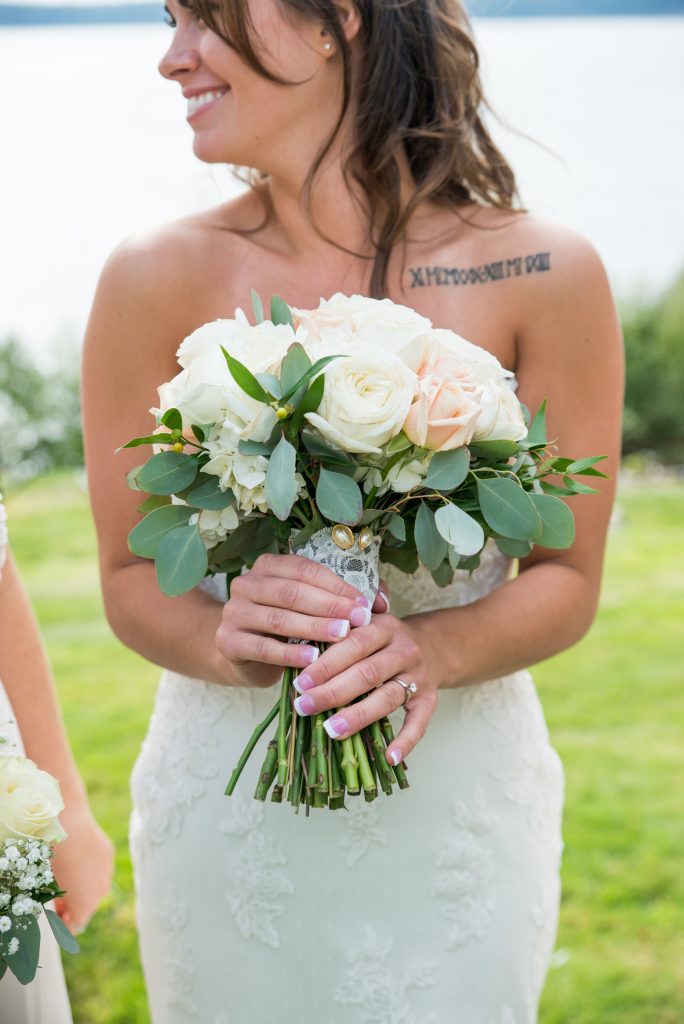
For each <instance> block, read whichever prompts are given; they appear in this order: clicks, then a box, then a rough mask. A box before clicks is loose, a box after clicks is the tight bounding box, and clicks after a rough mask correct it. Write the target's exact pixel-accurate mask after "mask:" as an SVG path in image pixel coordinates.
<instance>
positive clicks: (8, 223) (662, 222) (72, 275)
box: [0, 18, 684, 351]
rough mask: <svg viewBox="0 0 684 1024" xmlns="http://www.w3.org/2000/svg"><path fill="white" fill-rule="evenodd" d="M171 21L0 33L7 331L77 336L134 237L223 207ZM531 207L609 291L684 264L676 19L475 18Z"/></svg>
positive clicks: (683, 29) (680, 31)
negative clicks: (557, 227)
mask: <svg viewBox="0 0 684 1024" xmlns="http://www.w3.org/2000/svg"><path fill="white" fill-rule="evenodd" d="M168 33H169V30H168V29H167V28H165V27H164V26H156V25H144V26H116V27H109V26H105V27H101V26H98V27H86V26H77V27H63V28H37V29H2V30H0V51H1V52H2V55H3V57H2V61H1V62H0V94H1V95H2V96H3V97H4V98H5V101H4V104H3V107H4V111H3V114H4V125H5V127H4V139H5V145H4V146H3V154H2V159H1V160H0V233H1V238H2V244H0V336H2V335H3V334H5V333H7V332H8V331H9V330H13V331H15V332H17V333H18V334H19V335H20V336H21V337H22V338H24V339H25V340H26V341H27V342H29V343H30V344H31V346H32V347H33V348H34V349H35V350H36V351H37V350H38V349H44V348H45V347H46V346H47V345H49V344H50V343H52V342H54V341H55V340H56V339H57V338H58V337H59V336H60V335H62V336H63V335H64V334H65V333H73V334H76V335H77V336H78V335H80V333H81V332H82V329H83V326H84V323H85V320H86V317H87V312H88V308H89V305H90V301H91V298H92V293H93V289H94V287H95V283H96V280H97V276H98V273H99V270H100V267H101V266H102V263H103V261H104V260H105V258H106V256H107V254H108V253H109V251H110V250H111V249H112V248H113V246H114V245H115V244H116V243H117V241H118V240H119V239H121V238H123V237H125V236H126V235H128V234H130V233H132V232H134V231H139V230H141V229H145V228H148V227H150V226H152V225H155V224H158V223H160V222H164V221H165V220H169V219H172V218H174V217H177V216H179V215H182V214H184V213H187V212H189V211H192V210H195V209H198V208H201V207H202V206H204V205H208V204H211V203H214V202H216V201H219V200H220V199H222V198H225V197H227V196H229V195H231V194H232V193H233V192H234V191H235V190H236V188H238V186H237V185H236V184H235V183H234V182H233V180H232V179H231V177H230V174H229V173H228V172H227V171H224V170H223V169H217V168H208V167H207V166H206V165H203V164H201V163H199V162H198V161H197V160H195V158H194V157H193V155H192V152H191V143H190V134H191V133H190V129H189V127H188V126H187V124H186V123H185V111H184V104H183V102H182V100H181V97H180V92H179V90H178V89H177V88H174V87H172V86H170V85H169V83H167V82H164V81H163V80H162V79H161V78H160V77H159V76H158V74H157V72H156V63H157V60H158V59H159V57H160V55H161V53H162V52H163V50H164V47H165V45H166V41H167V39H168ZM476 34H477V36H478V39H479V43H480V47H481V51H482V55H483V62H484V69H485V79H486V82H487V84H488V91H489V96H490V99H491V102H492V104H493V106H494V107H495V109H496V110H497V113H498V114H499V115H500V117H501V118H502V120H503V121H504V122H506V123H507V124H508V125H510V126H512V127H514V128H515V129H516V130H517V131H519V132H522V133H525V134H526V135H528V136H531V137H532V138H533V139H534V140H536V143H543V145H544V146H546V147H548V149H550V150H552V151H553V152H552V153H550V152H548V151H547V150H546V149H543V148H541V147H540V146H539V145H537V144H536V143H533V142H530V141H527V140H525V139H523V138H520V137H519V136H517V135H515V134H511V133H510V132H509V131H507V130H505V129H504V128H503V127H499V128H497V134H498V136H499V141H500V143H501V144H502V145H503V146H504V148H505V150H506V152H507V154H508V155H509V156H510V158H511V160H512V162H513V165H514V167H515V169H516V171H517V173H518V176H519V180H520V183H521V186H522V192H523V198H524V200H525V202H526V205H527V206H528V207H529V208H531V209H533V210H535V211H537V212H539V213H541V214H543V215H545V216H549V217H553V218H555V219H557V220H559V221H562V222H564V223H567V224H569V225H571V226H573V227H575V228H576V229H578V230H579V231H581V232H582V233H584V234H585V235H586V236H587V237H589V238H590V239H591V241H592V242H593V243H594V244H595V245H596V247H597V248H598V250H599V252H600V253H601V255H602V256H603V258H604V260H605V262H606V265H607V267H608V271H609V274H610V277H611V280H612V282H613V286H614V289H615V291H616V292H617V293H618V295H621V296H626V295H632V294H633V293H634V292H635V291H640V292H644V293H645V292H650V293H652V292H655V291H657V290H659V289H661V288H663V287H665V286H666V285H667V284H668V283H669V282H670V281H671V280H672V278H673V277H674V276H675V275H676V274H677V273H678V272H679V271H680V270H681V269H683V268H684V175H683V173H682V167H683V166H684V133H683V132H682V131H681V109H682V105H683V102H684V61H682V53H684V18H634V19H586V20H585V19H567V20H566V19H521V20H515V19H501V20H490V19H487V20H481V21H478V22H476Z"/></svg>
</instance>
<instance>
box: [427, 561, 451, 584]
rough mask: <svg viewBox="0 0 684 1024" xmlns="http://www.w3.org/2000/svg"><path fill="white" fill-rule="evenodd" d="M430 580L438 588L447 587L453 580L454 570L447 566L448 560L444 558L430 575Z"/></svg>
mask: <svg viewBox="0 0 684 1024" xmlns="http://www.w3.org/2000/svg"><path fill="white" fill-rule="evenodd" d="M432 578H433V580H434V581H435V583H436V584H437V586H438V587H448V586H449V584H450V583H451V581H452V580H453V578H454V570H453V569H452V567H451V565H450V564H449V559H448V558H445V559H444V561H443V562H442V564H441V565H440V566H439V568H438V569H435V570H434V572H433V573H432Z"/></svg>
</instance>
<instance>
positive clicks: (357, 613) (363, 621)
mask: <svg viewBox="0 0 684 1024" xmlns="http://www.w3.org/2000/svg"><path fill="white" fill-rule="evenodd" d="M370 620H371V610H370V608H354V610H353V611H352V613H351V615H350V616H349V621H350V622H351V624H352V626H367V625H368V623H369V622H370Z"/></svg>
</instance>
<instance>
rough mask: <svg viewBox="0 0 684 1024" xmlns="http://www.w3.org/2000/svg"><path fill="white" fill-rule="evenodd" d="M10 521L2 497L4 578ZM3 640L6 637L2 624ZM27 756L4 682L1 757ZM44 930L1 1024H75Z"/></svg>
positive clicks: (8, 982)
mask: <svg viewBox="0 0 684 1024" xmlns="http://www.w3.org/2000/svg"><path fill="white" fill-rule="evenodd" d="M6 524H7V517H6V515H5V506H4V505H3V503H2V498H1V497H0V576H2V567H3V564H4V562H5V554H6V549H7V525H6ZM0 639H1V640H2V642H3V643H8V642H9V641H8V638H7V637H6V636H3V630H2V623H1V622H0ZM7 755H15V756H22V757H23V756H24V745H23V743H22V740H21V734H20V732H19V726H18V725H17V722H16V719H15V717H14V711H13V709H12V705H11V704H10V699H9V697H8V696H7V692H6V690H5V688H4V686H3V685H2V681H0V756H7ZM50 905H51V904H50ZM38 924H39V926H40V961H39V965H38V971H37V973H36V977H35V979H34V980H33V981H32V982H31V984H30V985H21V984H20V983H19V982H18V981H17V979H16V978H15V977H14V975H13V974H12V973H11V972H10V971H9V970H8V971H7V972H6V973H5V976H4V977H3V978H2V980H1V981H0V1024H71V1021H72V1017H71V1008H70V1006H69V997H68V995H67V989H66V984H65V981H64V973H63V971H62V960H61V954H60V952H59V946H58V945H57V942H56V941H55V937H54V935H53V934H52V931H51V929H50V925H49V924H48V922H47V918H46V917H45V914H41V915H40V917H39V919H38Z"/></svg>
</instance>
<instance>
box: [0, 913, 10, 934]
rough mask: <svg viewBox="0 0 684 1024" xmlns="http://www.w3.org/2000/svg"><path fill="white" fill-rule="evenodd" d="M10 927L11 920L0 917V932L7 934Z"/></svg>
mask: <svg viewBox="0 0 684 1024" xmlns="http://www.w3.org/2000/svg"><path fill="white" fill-rule="evenodd" d="M11 927H12V918H11V917H7V916H6V915H4V916H3V917H0V932H8V931H9V930H10V928H11Z"/></svg>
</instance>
